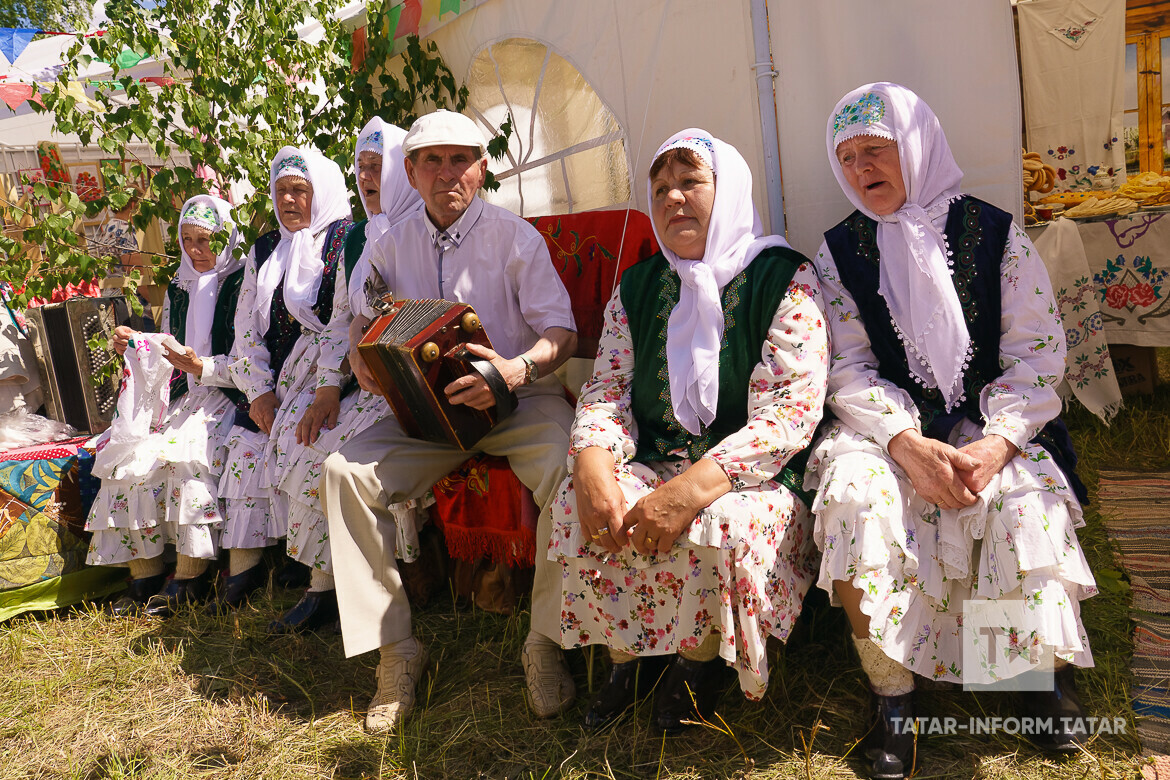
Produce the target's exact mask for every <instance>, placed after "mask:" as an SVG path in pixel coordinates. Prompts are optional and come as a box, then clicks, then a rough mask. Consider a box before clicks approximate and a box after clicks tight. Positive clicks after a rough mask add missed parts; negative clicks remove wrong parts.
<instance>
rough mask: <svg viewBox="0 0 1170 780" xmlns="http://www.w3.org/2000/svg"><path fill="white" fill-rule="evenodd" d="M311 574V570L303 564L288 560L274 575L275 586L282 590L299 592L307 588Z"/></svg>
mask: <svg viewBox="0 0 1170 780" xmlns="http://www.w3.org/2000/svg"><path fill="white" fill-rule="evenodd" d="M312 572H313V570H312V569H310V568H309V567H308V566H306V565H305V564H303V563H301V562H300V561H294V560H293V559H292V558H289V559H288V562H287V563H285V564H284V566H281V567H280V571H278V572H277V573H276V577H275V578H274V579H275V582H276V584H277V585H279V586H280V587H282V588H288V589H289V590H300V589H301V588H307V587H309V577H310V575H311V574H312Z"/></svg>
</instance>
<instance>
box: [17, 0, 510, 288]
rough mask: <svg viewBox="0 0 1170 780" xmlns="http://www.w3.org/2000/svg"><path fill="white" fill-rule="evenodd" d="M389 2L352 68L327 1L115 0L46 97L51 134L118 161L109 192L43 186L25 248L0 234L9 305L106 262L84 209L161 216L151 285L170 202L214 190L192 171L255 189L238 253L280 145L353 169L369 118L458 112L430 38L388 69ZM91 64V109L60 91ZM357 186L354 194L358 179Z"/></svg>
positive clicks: (266, 213) (164, 258) (404, 123)
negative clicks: (319, 31)
mask: <svg viewBox="0 0 1170 780" xmlns="http://www.w3.org/2000/svg"><path fill="white" fill-rule="evenodd" d="M389 5H390V0H372V2H370V3H369V4H368V8H367V13H368V18H370V19H371V20H374V21H373V23H372V26H371V30H372V31H373V33H372V34H371V35H370V37H369V40H368V42H367V48H366V59H365V62H364V64H363V65H362V66H361V67H360V68H359V69H358V70H357V71H356V72H354V71H353V69H352V67H351V63H350V52H351V49H352V46H351V33H350V32H348V31H346V30H344V29H342V28H341V26H340V24H339V23H338V22H336V21H335V20H333V19H332V14H333V13H334V11H335V6H336V4H335V3H333V2H331V1H330V2H325V0H264V2H262V3H256V2H254V0H208V1H207V2H195V0H164V1H163V2H160V3H158V4H157V5H155V7H154V8H151V9H145V8H142V7H140V6H139V4H138V3H137V2H135V0H109V2H107V4H106V13H107V15H108V16H109V17H110V20H111V21H110V24H109V25H108V31H107V32H106V34H105V35H103V36H101V37H95V38H81V37H78V39H77V42H76V43H75V44H74V45H73V49H72V52H73V56H72V57H71V62H70V65H68V66H67V67H66V69H65V71H64V72H62V74H61V75H60V77H59V79H58V81H57V82H56V83H55V84H54V86H53V88H52V89H51V90H50V91H48V92H46V93H44V94H43V99H44V105H45V110H46V111H48V112H49V113H51V114H52V115H53V117H54V119H55V120H56V123H57V128H58V129H59V130H61V131H63V132H70V131H72V132H75V133H77V134H78V136H79V137H80V138H81V139H82V141H83V142H85V143H92V144H94V145H96V147H97V148H99V149H100V150H101V152H102V154H103V156H106V157H109V158H110V159H116V160H119V161H121V164H120V165H118V166H114V167H112V168H111V169H109V170H104V171H103V185H104V186H103V188H102V190H103V191H102V195H101V197H99V198H98V199H97V200H95V201H93V202H91V203H88V204H87V203H84V202H82V201H81V200H80V198H78V197H77V195H76V193H75V192H74V191H73V189H72V188H71V187H61V188H56V187H50V186H46V185H44V184H40V185H37V187H36V194H37V196H38V197H46V198H48V199H49V200H50V202H51V206H50V208H49V209H48V214H47V215H42V217H41V218H40V219H38V221H37V224H36V226H35V227H33V228H29V229H27V230H25V231H23V243H22V242H18V241H15V240H14V239H13V238H12V237H10V236H8V237H4V238H3V239H0V256H3V258H4V262H2V263H0V279H4V280H7V281H10V282H11V283H12V285H13V287H14V288H16V289H17V290H20V291H21V292H20V293H19V294H18V296H17V303H18V304H19V305H23V303H24V302H25V301H27V299H28V298H29V297H32V296H41V297H47V296H48V295H49V294H50V293H51V292H52V290H53V289H54V288H55V287H57V286H59V285H62V284H66V283H69V282H78V281H81V280H83V279H90V278H92V277H93V276H95V275H102V274H104V273H105V272H106V269H107V268H108V267H109V264H110V263H111V262H112V258H110V257H106V256H103V253H102V252H101V251H100V250H99V249H98V248H97V247H90V246H89V245H88V244H87V242H86V241H85V240H84V238H83V237H82V236H80V235H79V233H78V232H76V231H77V230H78V229H79V228H80V226H81V224H82V221H83V220H84V219H86V218H87V217H89V218H92V217H94V216H96V215H97V214H99V213H102V212H103V210H107V209H108V210H110V211H120V210H122V209H124V208H125V207H126V206H127V204H128V203H130V201H131V200H132V198H133V197H134V196H135V195H136V194H140V198H139V200H138V203H139V205H138V210H137V213H136V215H135V216H134V218H133V222H134V224H135V225H136V226H137V227H145V226H147V225H148V224H149V223H151V221H152V220H155V219H158V220H161V221H162V222H164V223H167V224H169V225H170V228H169V231H168V234H167V235H166V236H164V240H165V241H166V243H167V247H166V251H165V253H164V254H161V255H158V256H154V257H152V258H151V262H152V265H153V266H154V268H155V271H156V274H155V277H156V279H157V280H158V281H160V282H163V283H165V282H166V281H167V280H168V278H169V275H168V274H169V272H170V271H171V270H173V269H174V268H175V267H176V266H177V262H178V244H177V230H176V225H177V223H178V217H179V214H178V211H179V209H180V207H181V206H182V204H183V202H184V201H185V200H186V199H187V198H189V197H191V196H192V195H195V194H198V193H203V192H207V191H208V189H209V186H210V185H209V184H208V182H207V181H205V180H204V179H203V178H200V177H199V176H196V175H195V170H196V168H197V167H198V166H199V165H205V166H206V170H207V171H210V173H211V175H213V176H214V177H215V178H216V180H217V181H218V182H219V183H220V184H221V186H226V185H227V184H228V183H230V182H237V183H239V184H241V185H244V189H245V190H252V194H251V195H250V196H248V197H247V199H246V200H244V201H243V202H242V203H237V204H236V206H235V208H234V216H235V218H236V223H237V225H238V227H239V230H240V232H241V234H242V237H243V241H242V246H241V248H240V249H239V250H238V251H240V252H241V253H243V252H245V251H247V247H248V246H249V245H250V244H251V243H252V242H253V241H254V240H255V239H256V238H257V237H258V236H259V235H260V234H261V233H263V232H266V231H267V230H269V229H271V226H272V225H273V224H274V223H273V221H272V220H273V216H272V206H271V203H270V202H269V196H268V177H269V163H270V161H271V160H272V157H273V156H274V155H275V153H276V151H277V150H278V149H279V148H280V147H281V146H283V145H285V144H298V145H301V144H307V145H313V146H315V147H317V148H318V149H319V150H320V151H321V152H322V153H324V154H325V155H326V156H328V157H330V158H332V159H334V160H337V161H338V162H339V164H341V166H342V169H343V170H345V171H346V174H347V176H349V175H350V174H351V171H350V167H351V165H350V163H351V161H352V156H353V144H354V141H355V137H356V135H357V132H358V130H359V129H360V128H361V127H362V125H364V124H365V123H366V121H368V120H369V118H370V117H371V116H374V115H378V116H381V117H382V118H383V119H385V120H386V121H388V122H391V123H393V124H396V125H398V126H400V127H408V126H409V125H410V123H411V122H413V121H414V119H415V118H416V117H417V116H418V114H421V113H425V112H427V111H430V110H432V109H433V108H435V107H450V108H453V109H455V110H462V109H463V108H464V106H465V105H466V101H467V90H466V89H465V88H462V87H460V86H459V84H458V82H457V80H456V79H455V76H454V74H453V73H452V72H451V71H450V69H449V68H448V67H447V66H446V64H445V63H444V62H443V60H442V58H441V56H440V54H439V51H438V48H437V47H436V46H435V44H434V43H433V42H425V43H423V42H420V41H419V40H418V39H417V38H411V39H409V40H408V42H407V46H406V51H405V52H404V53H403V54H402V58H403V64H402V67H401V68H397V67H394V66H392V67H389V68H387V67H384V66H386V65H387V62H388V61H389V59H390V56H391V53H392V51H393V46H394V41H393V39H392V34H380V33H379V32H378V27H379V22H378V20H383V23H384V21H385V20H386V18H387V6H389ZM397 10H398V11H400V10H401V8H400V7H399V8H398V9H397ZM306 18H313V19H318V20H324V21H323V22H322V26H323V28H324V30H323V33H324V34H323V36H322V38H321V40H320V41H319V42H317V43H306V42H304V41H301V40H300V39H299V38H298V36H297V33H296V29H297V27H298V26H299V25H301V24H302V23H303V21H304V20H305V19H306ZM164 30H165V31H166V33H165V34H164V33H162V32H161V31H164ZM146 56H150V57H154V58H156V59H158V60H159V62H160V63H161V68H162V73H161V74H160V75H162V76H165V77H169V78H172V79H174V80H175V82H174V84H172V85H170V86H160V85H157V84H148V83H141V82H139V81H138V80H137V78H136V77H135V76H133V75H132V74H131V72H130V71H127V70H126V69H127V68H131V67H133V66H134V65H135V64H137V63H138V62H139V61H140V60H141V59H142V58H143V57H146ZM92 60H102V61H105V62H111V63H113V64H112V66H111V67H112V70H113V71H114V72H113V76H112V79H113V81H110V82H109V83H106V84H100V85H97V89H96V91H95V92H96V94H95V98H94V99H95V100H96V102H97V103H98V104H99V105H100V106H101V109H100V110H91V108H90V107H89V106H88V105H86V104H79V103H78V102H77V100H76V98H75V97H74V96H72V95H69V94H67V88H68V84H69V83H70V82H71V81H77V80H78V78H79V74H80V72H81V71H82V70H83V69H85V68H87V67H88V66H89V65H90V63H91V62H92ZM395 73H401V74H402V75H401V76H400V77H399V76H396V75H395ZM102 78H106V79H107V80H108V77H102ZM310 87H312V88H311V89H310ZM34 108H36V109H37V110H40V107H39V106H34ZM493 143H494V144H495V145H494V146H493V149H496V148H505V147H506V139H504V141H503V144H504V147H499V144H498V142H497V141H494V142H493ZM143 148H146V149H149V150H151V151H153V152H154V154H155V155H157V156H158V157H159V158H163V159H166V164H165V165H164V166H163V167H162V168H161V169H155V168H152V167H151V165H148V163H153V159H147V158H144V157H142V156H140V154H141V152H139V151H138V150H140V149H143ZM350 186H351V188H353V189H354V190H356V186H355V183H354V182H352V181H351V182H350ZM139 188H140V189H141V192H140V193H138V192H137V190H138V189H139ZM130 298H131V299H133V296H130Z"/></svg>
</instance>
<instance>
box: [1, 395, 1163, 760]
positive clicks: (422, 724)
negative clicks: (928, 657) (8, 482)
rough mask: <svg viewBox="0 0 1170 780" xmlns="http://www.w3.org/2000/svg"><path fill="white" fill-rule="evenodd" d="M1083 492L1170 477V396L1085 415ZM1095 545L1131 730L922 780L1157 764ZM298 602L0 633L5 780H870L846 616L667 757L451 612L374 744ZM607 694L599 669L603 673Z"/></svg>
mask: <svg viewBox="0 0 1170 780" xmlns="http://www.w3.org/2000/svg"><path fill="white" fill-rule="evenodd" d="M1068 418H1069V421H1070V427H1071V428H1072V429H1073V432H1074V435H1075V437H1076V439H1077V444H1078V447H1079V449H1080V452H1081V454H1082V459H1083V463H1082V475H1083V476H1084V477H1085V480H1086V482H1087V483H1088V484H1089V485H1090V486H1094V485H1095V484H1096V473H1097V469H1098V468H1100V467H1102V466H1105V465H1108V467H1144V468H1153V469H1161V470H1167V469H1170V439H1168V437H1170V392H1167V391H1166V390H1162V391H1160V392H1159V394H1158V395H1156V396H1154V397H1152V398H1146V399H1137V400H1134V399H1130V400H1129V401H1128V405H1127V409H1126V411H1125V412H1123V413H1122V416H1121V417H1120V418H1119V419H1118V420H1117V421H1116V422H1115V423H1114V425H1113V426H1112V428H1105V427H1104V426H1102V425H1100V424H1099V423H1097V422H1096V420H1095V419H1094V418H1092V417H1091V416H1090V415H1088V414H1086V413H1084V412H1083V411H1076V410H1074V411H1073V412H1071V413H1070V414H1069V416H1068ZM1088 521H1089V525H1088V527H1087V528H1086V529H1085V531H1084V533H1083V534H1082V538H1083V541H1084V545H1085V547H1086V550H1087V555H1088V556H1089V558H1090V562H1091V563H1092V564H1093V566H1094V570H1095V571H1097V572H1098V573H1099V574H1100V575H1102V576H1101V577H1100V579H1101V581H1102V584H1103V585H1104V586H1105V587H1104V588H1103V592H1102V593H1101V594H1100V595H1099V596H1097V597H1095V598H1093V599H1092V600H1090V601H1089V602H1087V603H1086V605H1085V608H1084V616H1085V622H1086V625H1087V628H1088V631H1089V634H1090V637H1091V639H1092V643H1093V650H1094V655H1095V657H1096V661H1097V666H1096V668H1094V669H1092V670H1088V671H1084V672H1081V673H1079V677H1078V679H1079V683H1080V686H1081V691H1082V697H1083V698H1084V699H1085V700H1086V704H1087V707H1088V708H1089V710H1090V714H1093V715H1097V716H1108V717H1115V716H1116V717H1125V718H1127V723H1128V726H1129V732H1130V735H1129V736H1126V735H1113V736H1098V737H1097V738H1096V739H1095V740H1094V741H1093V742H1092V743H1091V744H1090V745H1089V749H1088V750H1087V751H1086V752H1084V753H1083V754H1081V755H1080V756H1077V757H1075V758H1073V759H1072V760H1069V761H1054V760H1052V759H1049V758H1047V757H1046V756H1044V755H1042V754H1040V753H1038V752H1037V751H1035V750H1034V749H1032V748H1031V747H1030V746H1029V745H1028V744H1027V743H1026V742H1025V741H1023V740H1022V739H1020V738H1016V737H1011V736H1006V735H998V736H990V737H988V736H966V735H960V736H927V737H925V738H923V740H922V742H921V755H922V758H921V761H920V764H921V766H920V773H919V774H918V775H917V776H918V777H921V778H968V777H978V778H989V779H991V778H1027V779H1029V780H1041V779H1043V780H1057V779H1058V778H1062V779H1063V778H1068V780H1073V778H1094V779H1096V778H1101V779H1105V778H1133V777H1137V776H1138V767H1139V765H1140V763H1141V759H1140V758H1139V747H1138V745H1137V743H1136V739H1135V738H1134V736H1132V735H1133V734H1134V731H1133V721H1132V712H1131V710H1130V707H1129V702H1128V688H1129V670H1128V665H1129V654H1130V650H1131V644H1130V638H1129V633H1130V624H1129V619H1128V612H1127V609H1128V593H1127V592H1126V589H1125V586H1124V582H1123V581H1121V580H1119V579H1118V578H1117V577H1116V576H1114V574H1113V572H1115V571H1116V569H1115V564H1114V562H1113V558H1112V552H1111V550H1110V547H1109V544H1108V541H1107V539H1106V538H1105V535H1104V532H1103V529H1102V526H1101V522H1100V518H1099V516H1097V514H1096V512H1095V509H1094V508H1090V509H1089V511H1088ZM295 598H296V594H295V593H289V592H286V591H283V590H280V589H275V590H272V589H269V590H268V591H267V592H265V594H264V596H263V597H262V598H260V599H258V600H257V604H256V606H254V607H250V608H247V609H244V610H243V611H241V612H240V613H239V614H238V615H235V616H228V617H224V618H214V619H213V618H208V617H205V616H204V615H202V614H201V613H198V612H194V611H192V612H186V613H184V614H181V615H179V616H177V617H175V618H173V619H171V620H169V621H166V622H160V621H157V620H151V619H141V620H129V621H117V620H113V619H111V618H109V617H107V616H105V615H103V614H101V613H100V612H99V611H97V610H96V609H94V608H89V609H86V610H75V611H70V612H66V613H62V614H57V615H39V616H24V617H21V618H17V619H15V620H13V621H11V622H10V623H9V624H8V625H7V626H6V627H2V628H0V669H2V670H3V672H4V673H3V676H0V780H15V779H16V778H21V779H22V780H24V779H25V778H71V779H72V778H76V779H78V780H114V779H116V778H135V779H136V780H137V779H141V780H173V779H175V778H215V779H216V780H219V779H220V778H223V779H225V780H226V779H227V778H241V779H244V778H247V779H248V780H251V779H252V778H268V779H269V780H293V779H294V778H295V779H297V780H301V779H303V778H373V777H388V778H389V777H393V778H407V779H409V780H413V778H460V779H462V778H514V779H517V780H518V779H519V778H532V779H535V780H539V779H541V778H566V779H567V780H586V779H588V780H596V779H600V778H609V779H610V780H623V779H625V778H647V779H649V778H671V779H672V780H691V779H692V778H694V779H697V778H753V779H758V780H780V779H781V778H794V779H795V778H802V779H805V780H807V779H808V778H852V777H857V776H862V775H861V774H860V773H861V771H862V763H861V762H860V761H859V760H857V756H856V754H857V752H858V751H857V750H856V749H855V742H856V740H857V739H858V738H859V737H861V736H862V734H863V732H864V730H865V728H866V727H867V725H868V724H867V706H868V703H867V701H866V697H865V696H863V695H862V691H863V688H862V683H861V674H860V671H859V670H858V668H857V664H856V661H855V660H854V657H853V655H852V650H851V648H850V647H849V642H848V632H847V629H846V626H845V622H844V619H843V616H842V614H841V613H840V612H839V611H837V610H833V609H829V608H828V607H827V606H826V604H825V603H824V600H823V598H821V597H820V596H819V594H817V595H815V596H814V597H813V599H812V603H810V605H809V607H808V608H807V609H806V611H805V615H804V617H803V618H802V624H801V626H800V633H799V636H798V637H797V638H796V639H794V641H793V642H792V643H791V644H790V646H789V647H787V648H780V647H779V646H777V647H773V648H772V664H773V676H772V686H771V688H770V690H769V691H768V695H767V697H766V698H765V699H764V701H763V702H762V703H759V704H752V703H749V702H746V701H744V700H743V699H742V697H740V696H739V695H738V694H737V692H736V690H735V688H734V687H733V688H731V689H730V690H729V693H728V695H726V696H725V697H724V698H723V700H722V701H721V704H720V707H719V714H720V716H721V717H722V718H723V720H724V721H725V723H726V728H724V727H723V726H720V728H719V729H718V730H717V729H716V728H713V727H711V728H699V729H695V730H693V731H692V732H691V733H688V734H687V735H685V736H682V737H675V738H669V739H663V738H662V737H661V736H660V735H658V734H656V733H655V732H654V730H653V729H652V728H651V727H650V725H649V720H650V713H649V705H648V704H643V705H639V707H638V708H637V709H636V710H635V712H634V713H633V716H632V717H630V718H627V719H624V720H622V721H620V722H619V723H618V724H617V725H616V727H614V728H612V729H610V730H607V731H605V732H602V733H600V734H596V735H589V734H586V733H585V732H583V731H582V730H581V729H580V727H579V726H578V725H577V724H578V721H579V719H580V716H581V713H582V711H583V707H584V700H585V699H586V698H587V695H585V694H584V688H585V687H586V679H587V674H586V672H587V659H586V656H585V655H584V654H583V653H580V652H574V653H571V654H570V662H571V665H572V666H573V668H574V672H575V674H576V676H577V680H578V684H579V685H580V687H581V688H582V692H583V695H582V696H581V697H580V699H581V701H579V702H578V704H577V705H576V706H575V708H574V709H573V710H571V711H570V712H569V714H568V715H566V716H565V717H563V718H560V719H554V720H552V721H539V720H536V719H535V718H533V717H532V716H531V715H530V714H529V712H528V710H527V708H526V705H525V703H524V698H523V693H522V689H523V672H522V670H521V668H520V664H519V655H520V645H521V641H522V638H523V632H524V625H525V620H524V619H523V616H520V617H513V618H502V617H499V616H495V615H488V614H484V613H482V612H458V611H456V610H455V609H454V608H453V607H452V606H451V604H450V603H447V604H436V605H433V606H432V607H430V608H429V609H427V610H425V611H423V612H421V613H418V614H417V615H416V626H417V632H418V634H419V636H420V637H421V638H422V639H423V640H424V641H425V642H427V643H428V644H429V646H430V647H431V651H432V658H433V661H432V664H431V668H430V671H429V673H428V674H427V676H426V677H425V678H424V680H423V682H422V684H421V685H420V703H419V706H418V709H417V710H416V713H415V714H414V716H413V717H412V718H410V720H409V721H408V722H407V723H406V725H405V728H404V730H403V733H402V734H400V735H397V736H394V737H390V738H378V737H371V736H369V735H366V734H364V733H363V731H362V729H361V716H362V713H363V711H364V708H365V704H366V702H367V701H368V698H369V696H370V695H371V692H372V691H371V689H372V682H373V667H374V664H375V657H374V655H373V654H368V655H365V656H362V657H360V658H356V659H349V660H346V659H344V658H343V654H342V650H341V642H340V638H339V637H335V636H332V635H330V636H323V637H320V636H309V637H282V638H278V639H273V640H266V639H265V638H264V635H263V628H264V626H265V624H266V623H267V622H268V621H269V620H270V619H272V617H274V616H275V615H277V614H278V613H279V612H280V611H281V610H283V609H284V608H287V607H288V606H290V605H291V603H292V601H293V600H294V599H295ZM594 677H595V679H597V680H600V679H601V677H602V669H601V668H600V664H599V665H598V668H597V669H596V670H595V672H594ZM919 707H920V710H921V713H920V714H925V715H939V716H952V717H956V718H959V719H960V722H962V721H963V720H964V719H965V718H967V717H968V716H981V715H1002V716H1010V715H1012V714H1014V706H1013V701H1012V699H1011V698H1010V697H1009V696H1008V695H1006V694H996V695H983V696H974V695H971V694H967V693H964V692H962V691H961V690H955V689H953V688H933V689H930V690H924V691H923V693H922V694H921V695H920V696H919Z"/></svg>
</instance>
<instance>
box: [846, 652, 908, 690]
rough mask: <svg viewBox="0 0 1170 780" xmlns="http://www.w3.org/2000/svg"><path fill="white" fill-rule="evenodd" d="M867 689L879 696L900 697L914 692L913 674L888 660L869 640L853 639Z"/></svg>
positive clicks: (893, 661) (892, 660) (895, 662)
mask: <svg viewBox="0 0 1170 780" xmlns="http://www.w3.org/2000/svg"><path fill="white" fill-rule="evenodd" d="M853 644H854V646H855V647H856V648H857V655H858V656H860V658H861V668H862V669H863V670H865V674H866V676H867V677H869V687H871V688H873V692H874V693H876V694H878V695H879V696H901V695H902V694H904V693H910V691H912V690H914V673H913V672H911V671H910V670H909V669H907V668H906V667H905V666H902V664H900V663H898V662H897V661H895V660H894V659H893V658H890V657H889V656H888V655H886V654H885V652H884V651H883V650H882V649H881V648H880V647H878V646H877V645H876V644H874V643H873V642H872V641H871V640H870V639H869V638H865V639H859V638H857V637H853Z"/></svg>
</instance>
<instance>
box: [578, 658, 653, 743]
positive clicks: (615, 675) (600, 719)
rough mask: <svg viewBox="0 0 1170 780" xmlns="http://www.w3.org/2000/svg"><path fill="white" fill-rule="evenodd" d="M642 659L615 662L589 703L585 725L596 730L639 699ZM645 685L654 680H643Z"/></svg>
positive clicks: (651, 683) (650, 683) (591, 729)
mask: <svg viewBox="0 0 1170 780" xmlns="http://www.w3.org/2000/svg"><path fill="white" fill-rule="evenodd" d="M641 666H642V661H641V659H638V658H635V659H634V660H633V661H626V662H624V663H620V664H613V665H612V666H610V669H609V679H607V680H606V681H605V684H604V685H602V686H601V690H600V691H598V692H597V696H595V697H594V698H593V701H591V702H590V703H589V709H587V710H585V719H584V721H583V725H584V726H585V728H587V729H589V730H590V731H595V730H596V729H599V728H601V727H603V726H605V725H606V724H608V723H610V722H612V721H613V720H615V719H616V718H617V717H618V716H619V715H621V714H622V713H623V712H625V711H626V709H628V708H629V707H630V706H631V705H632V704H633V703H634V701H635V700H636V699H637V694H638V691H637V687H638V678H639V676H640V675H639V670H640V667H641ZM642 683H643V687H646V686H649V685H653V684H654V681H653V680H648V681H647V680H643V681H642Z"/></svg>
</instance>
